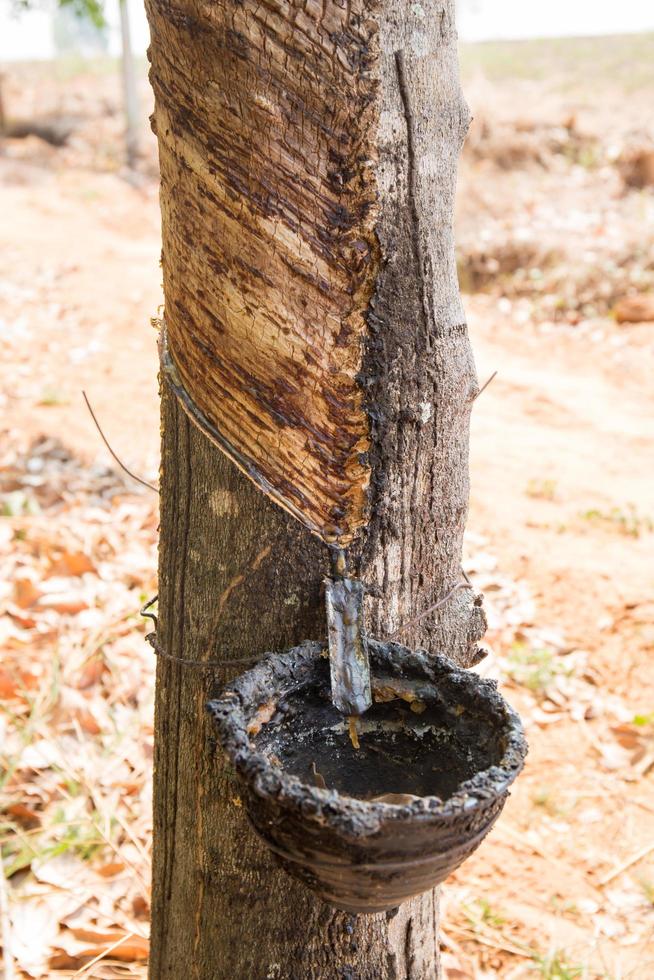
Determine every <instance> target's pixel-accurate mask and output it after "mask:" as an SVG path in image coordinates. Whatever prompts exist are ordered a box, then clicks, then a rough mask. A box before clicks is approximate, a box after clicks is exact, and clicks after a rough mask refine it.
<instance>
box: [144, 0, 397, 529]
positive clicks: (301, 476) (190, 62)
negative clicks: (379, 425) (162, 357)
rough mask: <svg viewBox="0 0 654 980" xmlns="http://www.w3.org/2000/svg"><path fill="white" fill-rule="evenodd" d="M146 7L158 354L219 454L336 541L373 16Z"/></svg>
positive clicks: (370, 108)
mask: <svg viewBox="0 0 654 980" xmlns="http://www.w3.org/2000/svg"><path fill="white" fill-rule="evenodd" d="M357 6H358V7H359V9H357ZM150 19H151V23H152V25H153V28H154V31H155V43H154V44H153V47H152V61H153V71H152V76H151V77H152V84H153V87H154V90H155V95H156V99H157V103H156V114H155V119H156V131H157V134H158V136H159V148H160V163H161V205H162V212H163V220H164V223H165V225H166V227H167V229H168V235H167V237H166V241H165V245H164V251H163V269H164V287H165V296H166V325H167V330H168V340H169V347H170V352H171V356H172V358H173V360H174V362H175V364H176V366H177V369H178V371H179V374H180V377H181V380H182V382H183V385H184V387H185V388H186V390H187V392H188V394H189V395H190V397H191V398H192V400H193V402H195V404H196V405H197V406H198V408H199V409H200V411H201V412H202V413H203V414H204V415H205V416H206V418H207V419H208V420H209V422H210V423H212V424H213V425H214V426H215V428H216V429H217V430H218V431H219V432H220V434H221V435H222V437H223V439H224V440H225V441H226V442H227V443H229V444H230V445H231V446H233V448H234V450H235V453H238V454H240V455H242V456H243V457H245V459H246V460H247V461H249V462H250V463H251V464H254V467H256V469H257V470H258V471H259V473H260V474H261V477H262V478H263V480H266V481H268V482H269V483H271V484H272V485H273V487H274V488H275V489H276V490H277V492H278V493H279V494H280V496H281V497H282V498H283V499H285V500H286V501H288V502H289V504H290V505H291V506H292V507H293V508H294V509H296V510H297V511H299V512H300V513H301V514H302V515H303V516H304V518H305V519H306V521H307V523H308V524H309V525H310V526H312V527H314V528H316V529H317V530H318V531H319V532H320V533H321V534H323V535H324V537H325V538H327V539H330V540H334V539H336V538H338V539H339V540H341V541H342V542H343V543H347V541H348V540H350V539H351V537H352V534H353V532H354V531H355V530H356V528H357V527H359V526H360V525H361V524H362V523H363V521H364V519H365V512H366V505H367V500H366V495H365V489H366V487H367V484H368V481H369V470H368V466H367V462H366V458H365V452H366V450H367V448H368V433H369V425H368V420H367V417H366V415H365V412H364V410H363V404H362V402H363V393H362V390H361V387H360V385H359V384H358V382H357V380H356V375H357V372H358V370H359V367H360V363H361V356H362V334H363V332H364V328H365V322H364V313H365V310H366V308H367V305H368V300H369V299H370V295H371V293H372V284H373V281H374V278H375V272H376V268H377V265H378V256H377V254H376V253H377V251H378V249H377V245H376V240H375V236H374V233H373V229H374V211H375V209H374V207H373V204H374V200H375V197H374V187H373V176H372V162H373V161H372V156H373V152H374V138H375V129H376V110H377V108H378V106H377V103H376V101H375V99H374V91H375V81H374V75H373V68H374V66H375V63H376V58H375V54H374V52H375V45H374V38H375V34H376V30H377V28H378V24H377V22H376V20H374V19H370V18H368V17H366V9H365V5H364V4H362V3H360V2H359V3H358V4H357V3H355V4H354V5H352V6H351V5H350V4H345V3H343V4H342V5H340V4H337V3H334V2H326V3H324V4H321V3H315V2H309V3H306V4H304V5H302V4H299V3H279V2H274V0H265V2H263V3H262V2H259V0H256V2H255V0H245V2H242V3H238V4H237V3H234V2H230V0H227V2H226V0H222V2H218V3H212V4H211V6H210V7H209V6H206V5H202V4H199V5H194V4H192V3H186V4H184V3H180V4H179V6H177V7H174V6H172V5H171V4H168V3H159V2H154V3H152V4H151V5H150ZM164 37H165V45H164V44H161V43H158V42H157V38H161V39H162V40H163V39H164ZM189 37H190V38H191V39H192V43H191V44H189V43H188V41H189ZM250 468H251V467H250Z"/></svg>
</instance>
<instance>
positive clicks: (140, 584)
mask: <svg viewBox="0 0 654 980" xmlns="http://www.w3.org/2000/svg"><path fill="white" fill-rule="evenodd" d="M5 436H8V438H5V439H4V444H5V445H6V446H7V449H6V450H5V455H4V457H3V458H2V459H1V460H0V508H2V512H3V514H4V516H3V517H2V518H1V519H0V570H1V572H2V574H1V576H0V578H1V580H2V582H3V585H2V586H0V606H1V611H2V612H3V613H4V614H5V615H4V617H3V619H2V621H1V625H0V644H1V645H2V651H3V653H2V667H1V668H0V699H1V701H2V706H1V707H2V710H1V713H0V744H1V749H0V751H1V757H0V758H1V765H2V771H1V773H0V780H1V782H0V792H1V796H0V837H1V841H2V856H3V865H4V875H5V878H4V879H3V881H4V891H5V893H6V899H7V901H6V910H5V913H4V919H5V925H6V926H7V927H8V928H6V929H5V932H6V933H8V936H9V939H8V942H7V946H8V948H7V949H5V950H4V955H5V957H6V958H7V959H10V960H11V962H12V964H13V965H14V968H15V972H16V975H17V976H28V977H35V978H38V977H50V976H53V975H57V973H58V972H59V971H62V972H61V975H62V976H63V975H71V971H72V972H73V973H76V971H80V974H79V975H80V976H84V975H86V976H94V977H123V976H128V975H129V976H133V975H144V971H145V963H146V961H147V955H148V922H147V920H148V914H149V878H150V869H149V852H150V836H151V829H150V793H151V759H152V688H153V683H152V681H153V664H152V660H151V655H150V653H149V651H148V648H147V646H146V645H145V643H144V641H143V632H144V630H143V626H142V623H141V620H140V618H139V616H138V610H139V608H140V606H141V605H142V603H143V599H144V597H145V596H146V595H148V596H149V595H150V594H151V593H152V592H153V591H155V578H154V576H155V568H156V526H157V515H156V510H155V505H156V501H155V500H154V499H153V495H150V494H148V493H147V492H143V493H141V492H139V491H138V490H134V489H133V487H132V486H128V485H127V484H126V483H125V482H124V481H123V478H122V477H121V476H120V475H119V474H117V473H115V472H114V471H112V470H108V469H105V468H102V467H94V466H87V465H85V464H84V463H83V462H82V461H81V460H79V459H77V458H76V457H74V456H73V455H72V454H71V453H69V452H68V451H67V450H66V449H65V448H64V447H63V446H62V445H61V444H60V443H58V442H57V441H55V440H52V439H42V440H38V441H37V442H36V443H34V444H33V445H32V446H29V447H24V446H20V445H19V444H18V439H17V436H15V435H14V434H12V433H5ZM5 879H6V880H5ZM89 971H90V972H89Z"/></svg>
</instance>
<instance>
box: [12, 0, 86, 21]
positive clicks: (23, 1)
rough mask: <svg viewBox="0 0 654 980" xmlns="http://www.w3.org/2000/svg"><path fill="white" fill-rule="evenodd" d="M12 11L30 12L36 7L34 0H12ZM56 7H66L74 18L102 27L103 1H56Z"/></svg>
mask: <svg viewBox="0 0 654 980" xmlns="http://www.w3.org/2000/svg"><path fill="white" fill-rule="evenodd" d="M13 6H14V10H15V11H16V12H20V11H21V10H32V9H34V7H37V6H38V2H36V0H13ZM57 6H58V7H62V8H63V7H67V8H68V9H69V10H71V11H72V12H73V13H74V14H75V16H76V17H79V18H80V19H81V20H88V21H90V22H91V23H92V24H93V25H94V26H95V27H104V26H105V19H104V0H57Z"/></svg>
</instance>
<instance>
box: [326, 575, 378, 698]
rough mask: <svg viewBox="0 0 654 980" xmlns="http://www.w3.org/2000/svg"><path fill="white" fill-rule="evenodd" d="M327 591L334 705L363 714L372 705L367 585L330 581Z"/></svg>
mask: <svg viewBox="0 0 654 980" xmlns="http://www.w3.org/2000/svg"><path fill="white" fill-rule="evenodd" d="M337 568H338V566H337ZM325 592H326V595H325V600H326V605H327V636H328V641H329V664H330V675H331V688H332V702H333V704H334V707H335V708H337V709H338V711H340V712H341V713H342V714H344V715H349V716H350V717H352V716H356V715H362V714H363V712H364V711H367V710H368V708H369V707H370V705H371V704H372V691H371V684H370V662H369V659H368V647H367V644H366V638H365V635H364V630H363V596H364V586H363V583H362V582H360V581H359V580H358V579H352V578H346V577H340V578H334V579H330V578H328V579H325Z"/></svg>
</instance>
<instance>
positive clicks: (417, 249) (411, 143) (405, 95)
mask: <svg viewBox="0 0 654 980" xmlns="http://www.w3.org/2000/svg"><path fill="white" fill-rule="evenodd" d="M395 71H396V74H397V87H398V90H399V93H400V99H401V100H402V110H403V112H404V121H405V124H406V149H407V183H408V192H409V212H410V215H411V248H412V251H413V258H414V261H415V264H416V273H417V275H418V281H419V283H420V296H421V301H422V317H423V328H424V337H425V343H426V344H427V349H428V350H429V348H430V342H429V341H430V330H429V323H430V315H429V297H428V293H427V283H426V281H425V263H424V256H423V254H422V237H421V234H420V215H419V214H418V200H417V175H416V149H415V133H414V117H413V111H412V109H411V100H410V97H409V85H408V81H407V77H406V66H405V58H404V52H403V51H396V52H395Z"/></svg>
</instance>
